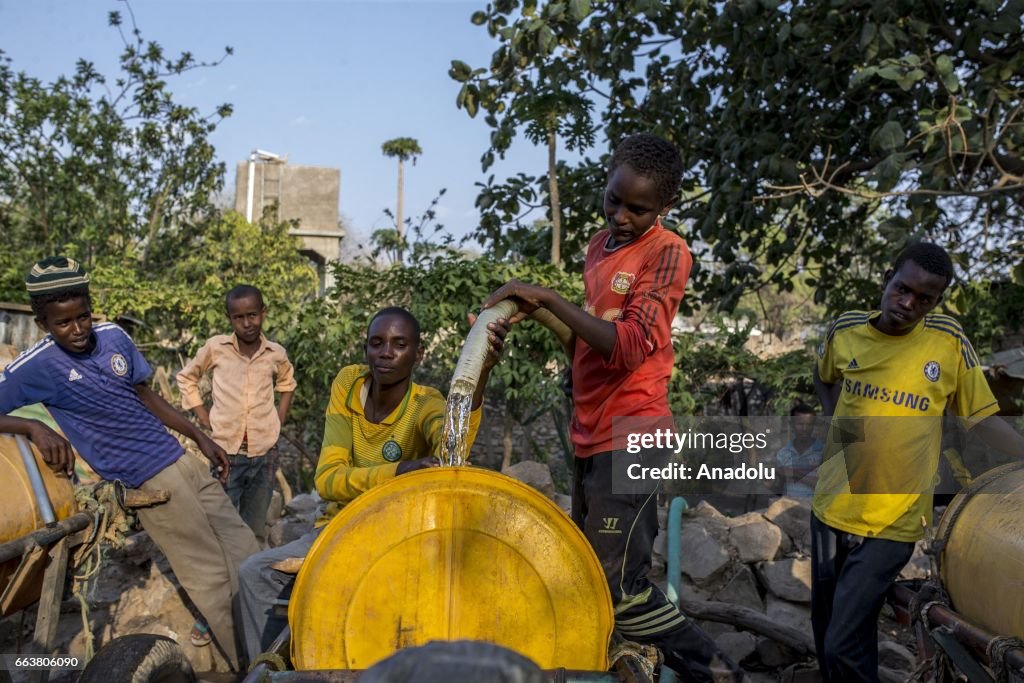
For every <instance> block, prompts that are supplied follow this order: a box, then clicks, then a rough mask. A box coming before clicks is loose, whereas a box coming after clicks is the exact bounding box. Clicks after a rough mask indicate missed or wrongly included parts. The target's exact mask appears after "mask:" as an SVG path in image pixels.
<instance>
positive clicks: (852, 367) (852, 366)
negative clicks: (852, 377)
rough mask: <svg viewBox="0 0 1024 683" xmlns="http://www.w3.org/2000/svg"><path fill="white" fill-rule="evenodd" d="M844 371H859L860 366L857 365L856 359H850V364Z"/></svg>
mask: <svg viewBox="0 0 1024 683" xmlns="http://www.w3.org/2000/svg"><path fill="white" fill-rule="evenodd" d="M846 369H847V370H860V366H859V365H857V359H856V358H851V359H850V364H849V365H847V366H846Z"/></svg>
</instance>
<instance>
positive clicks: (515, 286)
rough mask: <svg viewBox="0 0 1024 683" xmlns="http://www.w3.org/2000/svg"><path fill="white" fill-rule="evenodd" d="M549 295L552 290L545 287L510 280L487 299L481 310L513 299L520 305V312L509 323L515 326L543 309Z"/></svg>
mask: <svg viewBox="0 0 1024 683" xmlns="http://www.w3.org/2000/svg"><path fill="white" fill-rule="evenodd" d="M549 294H551V290H549V289H547V288H545V287H540V286H538V285H531V284H529V283H528V282H521V281H520V280H509V281H508V282H506V283H505V284H503V285H502V286H501V287H499V288H498V289H496V290H495V291H494V292H492V293H491V295H490V296H489V297H487V300H486V301H484V305H483V306H481V309H487V308H490V307H491V306H493V305H495V304H496V303H498V302H499V301H501V300H502V299H512V300H513V301H515V302H516V304H518V305H519V312H518V313H515V314H514V315H513V316H512V317H511V318H509V320H508V322H509V324H511V325H515V324H516V323H518V322H521V321H523V320H524V319H526V318H527V317H528V316H529V315H530V314H531V313H533V312H534V311H536V310H537V309H538V308H541V307H543V306H544V302H545V301H546V300H547V296H548V295H549Z"/></svg>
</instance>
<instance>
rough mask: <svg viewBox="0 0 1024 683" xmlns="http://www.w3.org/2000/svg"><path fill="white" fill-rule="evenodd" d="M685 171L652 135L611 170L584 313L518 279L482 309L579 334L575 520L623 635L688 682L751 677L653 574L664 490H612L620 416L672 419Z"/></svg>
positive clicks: (623, 150) (684, 254) (629, 142)
mask: <svg viewBox="0 0 1024 683" xmlns="http://www.w3.org/2000/svg"><path fill="white" fill-rule="evenodd" d="M682 172H683V163H682V160H681V159H680V157H679V153H678V151H677V150H676V148H675V147H674V146H673V145H672V144H671V143H669V142H667V141H665V140H663V139H661V138H659V137H656V136H654V135H646V134H644V135H634V136H632V137H630V138H627V139H626V140H624V141H623V142H622V143H621V144H620V145H619V146H618V147H617V148H616V150H615V152H614V154H613V155H612V159H611V163H610V164H609V168H608V184H607V187H606V189H605V196H604V212H605V215H606V217H607V219H608V227H607V228H606V229H604V230H601V231H599V232H598V233H597V234H596V235H594V237H593V238H592V239H591V240H590V245H589V246H588V247H587V256H586V263H585V267H584V270H583V281H584V285H585V296H586V301H585V304H584V308H582V309H581V308H579V307H578V306H576V305H575V304H572V303H570V302H568V301H566V300H565V299H563V298H562V297H561V296H560V295H559V294H558V293H557V292H554V291H552V290H550V289H546V288H544V287H539V286H537V285H532V284H528V283H525V282H519V281H517V280H513V281H510V282H508V283H506V284H505V285H503V286H502V287H501V288H499V289H498V290H497V291H495V292H494V293H493V294H491V296H490V297H488V299H487V301H485V302H484V308H487V307H488V306H492V305H494V304H496V303H497V302H499V301H501V300H502V299H507V298H514V299H516V300H518V301H519V302H520V312H519V313H518V314H516V315H515V316H513V318H512V320H511V322H513V323H514V322H518V321H520V320H522V319H523V318H524V317H525V316H526V315H527V314H529V313H531V312H532V311H533V310H534V309H536V308H538V307H544V308H547V309H548V310H549V311H551V313H553V314H554V315H555V316H556V317H557V318H558V319H559V320H561V321H562V322H563V323H565V324H566V325H567V326H568V327H569V328H570V329H571V330H572V331H573V333H574V337H573V341H572V349H573V353H572V378H573V391H572V397H573V403H574V414H573V421H572V441H573V445H574V446H575V449H576V466H575V473H574V480H575V481H574V491H573V519H574V520H575V521H576V523H577V524H578V525H579V526H580V528H581V529H582V530H583V533H584V534H585V535H586V537H587V540H589V541H590V543H591V545H592V546H593V547H594V550H595V552H596V553H597V556H598V558H600V560H601V564H602V566H603V567H604V571H605V575H606V577H607V579H608V585H609V588H610V589H611V594H612V600H613V601H614V603H615V625H616V630H617V631H618V632H619V633H620V634H621V635H622V636H623V637H625V638H627V639H629V640H634V641H637V642H642V643H650V644H653V645H656V646H657V647H658V648H659V649H661V651H662V653H663V654H664V656H665V663H666V664H667V665H668V666H669V667H671V668H672V669H673V670H675V671H676V672H678V673H679V675H680V677H681V678H682V680H684V681H739V680H742V678H743V672H742V670H741V669H739V667H737V666H736V665H735V664H734V663H733V662H732V661H730V660H729V658H728V657H727V656H726V655H724V654H723V653H722V652H721V651H720V650H719V649H718V647H717V646H716V645H715V643H714V641H712V640H711V638H709V637H708V635H707V634H706V633H705V632H704V631H703V630H701V629H700V627H698V626H697V625H695V624H693V623H692V622H691V621H689V620H688V619H687V618H686V617H685V616H683V614H682V613H681V612H680V611H679V610H678V609H677V608H676V607H675V606H674V605H673V604H672V603H670V602H669V601H668V599H667V598H666V597H665V595H664V594H663V593H662V592H661V590H660V589H659V588H658V587H657V586H656V585H654V584H653V583H652V582H651V581H650V579H649V578H648V576H647V574H648V572H649V571H650V567H651V550H652V546H653V543H654V537H655V536H656V535H657V533H658V518H657V509H656V508H657V492H656V491H655V492H651V493H649V494H644V495H635V494H632V493H627V494H623V493H619V494H616V493H614V492H613V491H612V459H613V457H615V453H616V451H617V449H621V448H622V447H623V445H624V444H617V443H616V444H613V441H612V418H613V417H624V416H628V417H634V416H637V417H639V416H648V417H670V416H671V414H672V413H671V410H670V409H669V404H668V396H667V391H668V381H669V378H670V376H671V374H672V365H673V363H674V360H675V353H674V351H673V348H672V320H673V318H674V317H675V315H676V313H677V311H678V310H679V304H680V302H681V301H682V298H683V289H684V288H685V287H686V280H687V278H688V277H689V274H690V267H691V265H692V263H693V260H692V258H691V256H690V251H689V249H688V248H687V246H686V242H685V241H684V240H683V239H682V238H681V237H679V236H678V235H677V234H675V233H674V232H672V231H669V230H666V229H664V228H663V227H662V225H661V221H660V218H661V217H662V216H663V215H664V214H665V213H666V212H667V211H668V210H669V209H671V208H672V206H673V205H674V204H675V201H676V198H677V195H678V193H679V184H680V181H681V179H682Z"/></svg>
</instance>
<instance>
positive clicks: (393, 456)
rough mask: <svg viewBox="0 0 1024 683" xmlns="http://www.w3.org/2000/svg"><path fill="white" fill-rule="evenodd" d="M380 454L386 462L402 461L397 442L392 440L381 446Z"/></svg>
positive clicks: (400, 450) (400, 448)
mask: <svg viewBox="0 0 1024 683" xmlns="http://www.w3.org/2000/svg"><path fill="white" fill-rule="evenodd" d="M380 454H381V455H383V456H384V459H385V460H387V461H388V462H398V461H399V460H401V459H402V447H401V446H399V445H398V442H397V441H395V440H394V439H388V441H387V442H386V443H385V444H384V445H383V446H381V448H380Z"/></svg>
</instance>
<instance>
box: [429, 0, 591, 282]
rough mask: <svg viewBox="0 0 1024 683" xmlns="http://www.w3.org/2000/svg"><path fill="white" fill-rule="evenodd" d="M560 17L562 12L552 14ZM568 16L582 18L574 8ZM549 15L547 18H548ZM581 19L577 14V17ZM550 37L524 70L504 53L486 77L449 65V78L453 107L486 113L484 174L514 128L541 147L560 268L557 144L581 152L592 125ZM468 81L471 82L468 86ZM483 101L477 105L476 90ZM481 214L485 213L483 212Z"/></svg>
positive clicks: (539, 41)
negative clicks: (455, 91)
mask: <svg viewBox="0 0 1024 683" xmlns="http://www.w3.org/2000/svg"><path fill="white" fill-rule="evenodd" d="M557 11H558V12H564V11H565V9H564V8H562V9H558V10H557ZM571 11H579V12H581V13H582V12H585V11H586V8H584V7H583V6H582V5H580V4H579V3H577V4H576V5H575V6H574V7H573V8H572V10H571ZM523 13H524V15H526V16H533V17H535V16H536V15H537V9H536V7H526V8H524V10H523ZM549 13H550V12H549ZM581 18H582V14H581ZM485 20H486V14H485V13H484V12H476V13H474V15H473V18H472V21H473V22H474V23H477V24H481V23H483V22H484V21H485ZM552 38H553V35H552V34H551V33H550V31H548V32H539V33H538V34H537V35H536V46H535V47H536V52H535V53H534V55H533V58H532V64H530V67H529V68H528V69H522V68H520V67H519V64H520V61H514V60H511V59H508V58H507V54H506V53H505V51H504V48H502V49H501V50H499V52H498V53H496V54H495V58H494V60H492V63H491V69H490V71H489V72H488V71H486V70H484V69H477V70H475V71H474V70H472V69H470V67H469V65H467V64H466V63H465V62H462V61H459V60H453V61H452V67H451V69H450V70H449V72H448V73H449V76H451V77H452V78H453V79H455V80H457V81H460V82H462V83H463V86H462V88H461V90H460V91H459V96H458V98H457V99H456V105H457V106H458V107H460V108H465V109H466V112H467V113H468V114H469V116H470V117H474V116H476V114H477V111H478V103H480V102H482V103H483V106H484V108H485V110H486V112H487V116H486V120H487V123H488V124H489V125H490V126H491V127H492V128H494V133H493V134H492V135H491V146H490V149H488V150H487V151H486V152H485V153H484V155H483V157H482V158H481V165H482V167H483V170H484V171H486V170H487V169H488V168H489V167H490V166H491V164H493V163H494V161H495V155H496V154H497V155H499V156H500V157H502V158H504V156H505V152H506V151H507V150H508V148H509V147H510V146H511V144H512V141H513V139H514V137H515V135H516V131H517V130H518V129H519V128H520V127H525V134H526V138H527V139H528V140H530V142H532V143H533V144H535V145H541V144H543V145H546V146H547V151H548V168H547V189H548V202H549V209H550V219H549V220H550V226H551V257H550V258H551V263H554V264H555V265H558V264H559V263H560V262H561V244H562V211H561V200H560V193H559V186H558V164H557V150H558V139H559V136H561V137H562V140H563V143H564V144H565V146H566V147H567V149H569V150H581V149H584V148H586V147H589V146H591V145H593V144H594V124H593V119H592V116H591V108H592V104H591V102H590V101H589V100H588V99H586V98H584V97H582V96H581V95H579V94H577V93H573V92H570V91H568V90H566V87H567V85H568V83H569V81H570V80H571V79H572V73H571V72H570V70H569V69H568V68H567V64H566V62H565V61H564V60H563V59H562V58H561V57H560V56H559V55H558V54H557V52H558V49H557V47H556V46H555V45H554V44H553V42H552ZM471 81H473V82H471ZM481 87H484V88H485V89H486V90H487V92H488V95H489V96H488V97H486V98H483V99H481V98H480V97H479V95H480V88H481ZM485 208H486V207H485Z"/></svg>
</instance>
